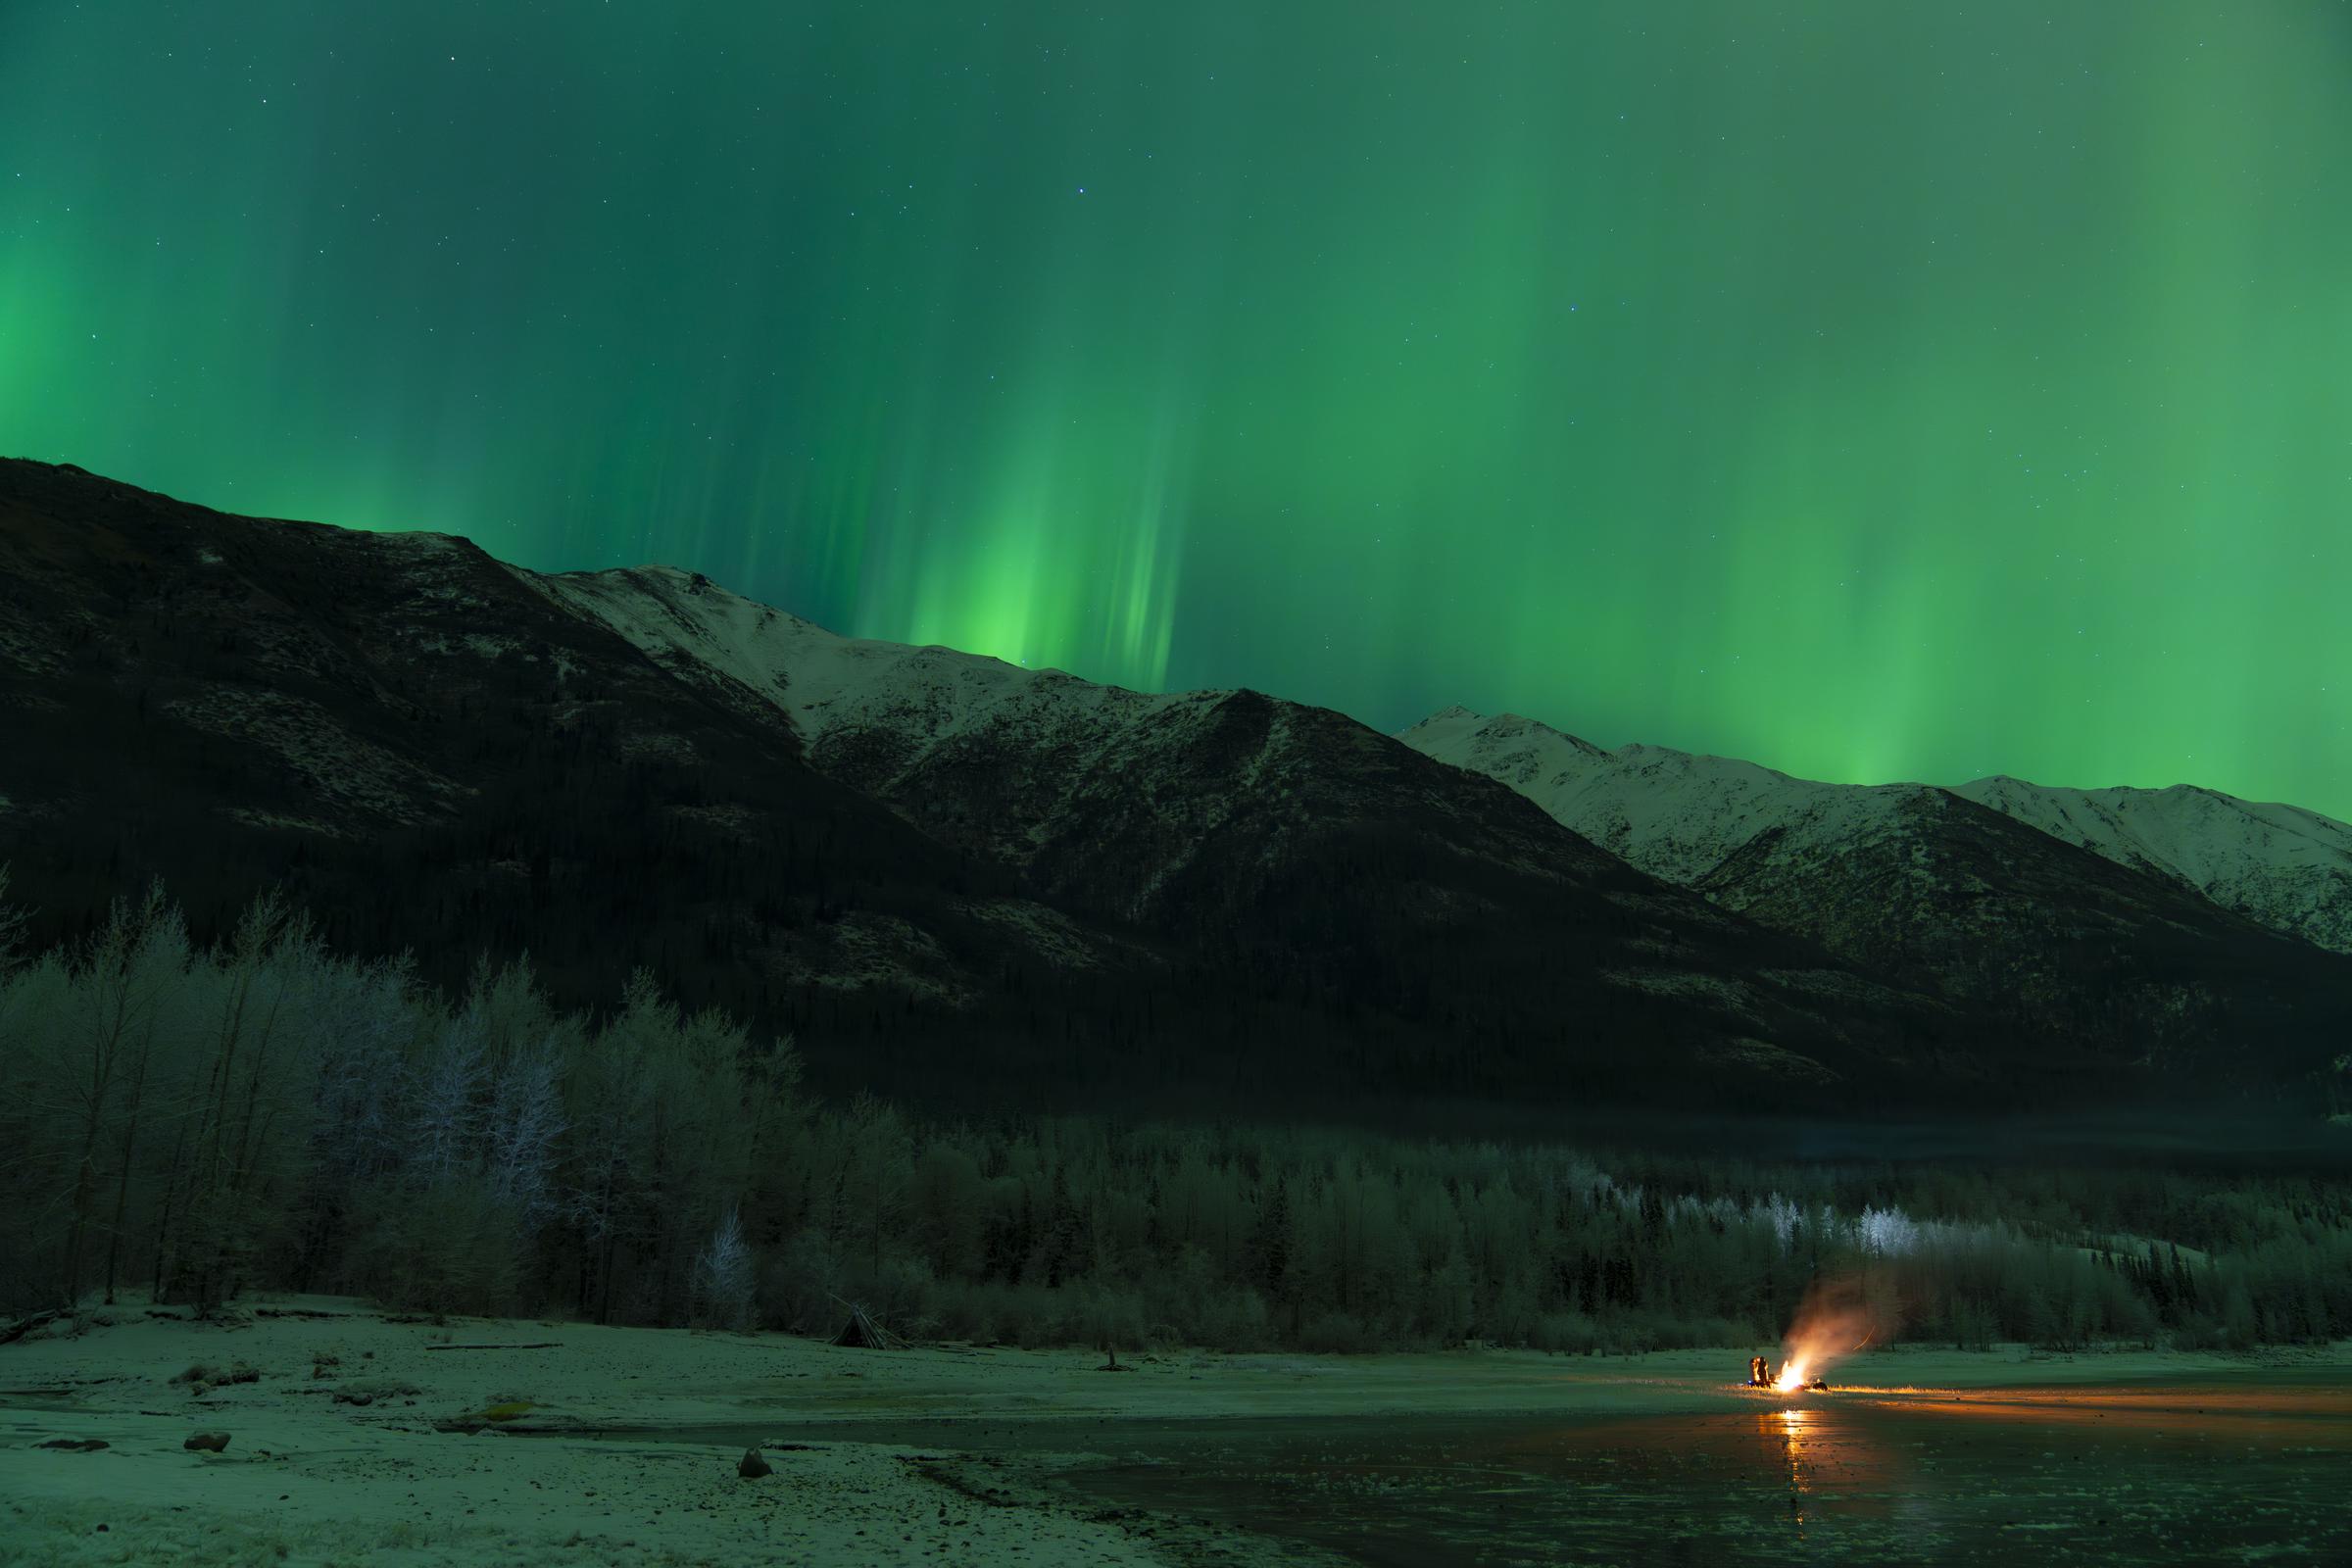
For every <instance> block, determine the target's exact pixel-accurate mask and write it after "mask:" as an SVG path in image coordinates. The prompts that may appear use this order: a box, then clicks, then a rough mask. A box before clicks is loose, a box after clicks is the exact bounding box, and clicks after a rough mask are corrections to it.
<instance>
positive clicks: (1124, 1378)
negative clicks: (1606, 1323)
mask: <svg viewBox="0 0 2352 1568" xmlns="http://www.w3.org/2000/svg"><path fill="white" fill-rule="evenodd" d="M106 1315H107V1316H111V1317H112V1318H113V1319H114V1321H113V1322H112V1323H111V1324H98V1323H96V1322H94V1321H93V1322H91V1323H90V1324H89V1325H88V1326H86V1327H85V1328H84V1331H83V1332H81V1333H80V1334H79V1335H71V1334H68V1333H65V1332H63V1330H64V1329H65V1328H66V1327H67V1324H66V1323H65V1322H64V1321H63V1320H61V1323H60V1324H57V1325H52V1326H50V1328H49V1329H47V1330H44V1331H39V1332H36V1333H34V1334H32V1335H30V1336H27V1337H26V1338H25V1340H23V1341H20V1342H19V1343H17V1344H15V1345H11V1346H6V1347H0V1496H5V1498H6V1499H7V1501H6V1503H5V1504H4V1505H0V1507H4V1508H5V1514H4V1515H0V1564H18V1563H23V1564H28V1565H29V1564H34V1563H40V1564H81V1563H123V1562H132V1563H137V1562H157V1563H161V1562H171V1563H190V1564H228V1563H248V1562H251V1563H270V1564H274V1563H290V1564H313V1563H316V1564H325V1563H330V1562H331V1563H343V1564H400V1565H411V1564H417V1565H421V1564H427V1563H456V1564H470V1563H485V1564H487V1563H500V1564H509V1563H511V1564H542V1563H545V1564H554V1563H565V1564H577V1563H606V1562H611V1563H632V1564H634V1563H646V1564H670V1563H679V1564H684V1563H711V1564H737V1563H742V1564H751V1563H777V1564H783V1563H809V1564H829V1563H877V1564H880V1563H909V1564H911V1563H921V1562H957V1563H974V1564H983V1565H986V1564H1011V1563H1022V1564H1063V1563H1069V1564H1078V1563H1086V1564H1130V1563H1132V1564H1150V1563H1162V1564H1167V1563H1174V1564H1182V1563H1195V1562H1205V1561H1223V1562H1231V1563H1241V1564H1249V1563H1258V1562H1267V1563H1271V1562H1275V1561H1284V1562H1299V1561H1307V1560H1311V1559H1310V1558H1309V1557H1308V1555H1307V1554H1305V1553H1303V1552H1302V1551H1301V1550H1300V1549H1299V1547H1298V1546H1297V1545H1296V1544H1284V1543H1277V1542H1272V1541H1268V1540H1265V1539H1263V1538H1256V1537H1250V1536H1245V1535H1241V1534H1238V1533H1234V1532H1231V1531H1226V1530H1222V1529H1219V1528H1216V1527H1212V1526H1208V1525H1204V1524H1200V1523H1197V1522H1187V1521H1174V1520H1170V1519H1167V1518H1163V1517H1153V1516H1144V1515H1138V1514H1136V1513H1134V1512H1133V1511H1132V1510H1116V1509H1104V1508H1102V1507H1100V1506H1099V1505H1095V1504H1091V1503H1089V1502H1088V1501H1087V1500H1086V1499H1084V1498H1083V1497H1081V1496H1079V1495H1076V1494H1075V1493H1073V1492H1071V1491H1070V1490H1069V1489H1066V1488H1060V1487H1056V1486H1054V1484H1053V1481H1052V1478H1053V1475H1054V1472H1055V1470H1056V1469H1058V1468H1064V1467H1066V1466H1067V1465H1068V1464H1069V1463H1071V1462H1072V1460H1071V1459H1070V1458H1069V1457H1067V1456H1070V1455H1084V1454H1087V1453H1089V1452H1090V1451H1094V1452H1099V1451H1100V1449H1099V1448H1097V1447H1096V1446H1095V1445H1096V1444H1098V1443H1100V1442H1101V1441H1102V1439H1103V1437H1108V1438H1109V1440H1110V1442H1111V1443H1112V1444H1113V1445H1115V1443H1116V1441H1117V1440H1116V1437H1115V1434H1109V1433H1100V1432H1099V1429H1100V1428H1101V1427H1102V1425H1103V1423H1107V1422H1115V1421H1118V1420H1122V1419H1134V1420H1183V1419H1200V1418H1235V1417H1251V1416H1298V1417H1316V1416H1362V1415H1372V1414H1376V1413H1379V1412H1383V1411H1388V1412H1397V1411H1404V1410H1411V1411H1419V1412H1432V1413H1436V1412H1446V1413H1452V1414H1465V1415H1466V1414H1478V1413H1486V1412H1503V1411H1513V1410H1549V1411H1556V1412H1558V1413H1561V1414H1569V1413H1580V1414H1592V1415H1605V1414H1612V1413H1623V1414H1632V1413H1638V1412H1646V1411H1657V1410H1667V1409H1703V1408H1710V1407H1717V1408H1720V1407H1731V1406H1733V1405H1735V1404H1736V1403H1737V1401H1739V1400H1740V1399H1741V1398H1742V1397H1745V1396H1744V1394H1743V1391H1740V1390H1738V1389H1736V1388H1734V1387H1732V1386H1731V1381H1730V1380H1731V1377H1732V1375H1733V1372H1734V1371H1735V1370H1736V1361H1735V1358H1734V1356H1733V1355H1732V1354H1730V1353H1729V1352H1723V1351H1678V1352H1661V1353H1658V1354H1653V1355H1648V1356H1633V1357H1557V1356H1546V1355H1542V1354H1533V1353H1528V1352H1508V1351H1484V1352H1473V1353H1463V1352H1453V1353H1447V1354H1428V1355H1378V1356H1364V1357H1326V1356H1305V1355H1222V1354H1213V1353H1195V1352H1169V1353H1161V1354H1156V1355H1142V1354H1135V1353H1131V1354H1129V1355H1127V1356H1124V1357H1122V1361H1123V1362H1124V1363H1125V1364H1127V1366H1128V1367H1129V1370H1127V1371H1125V1372H1123V1373H1121V1374H1119V1375H1115V1376H1112V1375H1105V1374H1103V1373H1102V1372H1101V1371H1100V1370H1099V1369H1100V1367H1101V1364H1102V1357H1101V1355H1100V1353H1099V1352H1090V1351H1079V1350H1058V1351H1023V1350H1016V1349H1001V1348H996V1349H978V1348H927V1349H909V1350H895V1351H873V1350H863V1349H854V1348H836V1347H833V1346H829V1345H824V1344H821V1343H818V1342H814V1341H809V1340H802V1339H794V1338H789V1337H785V1336H778V1335H735V1334H709V1333H701V1332H695V1331H689V1330H682V1329H677V1330H664V1329H621V1328H599V1327H596V1326H593V1325H582V1324H572V1323H555V1322H541V1321H533V1320H529V1319H480V1318H470V1319H461V1318H452V1319H448V1320H446V1321H434V1320H428V1319H419V1318H415V1317H401V1316H387V1315H385V1314H383V1313H380V1312H378V1311H376V1310H374V1309H373V1308H371V1307H368V1306H367V1305H364V1304H362V1303H359V1302H356V1301H352V1300H348V1299H339V1298H320V1297H279V1298H269V1299H260V1300H257V1301H255V1302H252V1303H250V1304H249V1306H248V1308H247V1309H246V1311H245V1312H242V1313H238V1314H234V1315H232V1317H231V1319H230V1321H229V1322H228V1323H224V1324H213V1323H200V1322H192V1321H187V1320H184V1319H183V1318H181V1317H179V1316H177V1315H172V1316H161V1315H158V1316H151V1315H149V1313H148V1310H147V1309H146V1308H145V1307H143V1306H139V1305H126V1306H123V1307H118V1308H114V1309H109V1310H108V1312H107V1313H106ZM2345 1352H2346V1348H2344V1347H2337V1348H2333V1349H2332V1350H2324V1351H2310V1352H2302V1353H2300V1354H2298V1355H2297V1356H2295V1357H2294V1359H2296V1360H2297V1361H2301V1362H2314V1363H2327V1364H2335V1365H2340V1364H2342V1363H2343V1362H2344V1361H2345V1359H2346V1353H2345ZM2252 1364H2253V1363H2250V1362H2248V1361H2246V1360H2244V1359H2237V1360H2230V1359H2228V1358H2223V1357H2218V1356H2210V1355H2189V1354H2180V1353H2175V1352H2162V1351H2146V1352H2141V1351H2133V1352H2119V1353H2116V1354H2111V1355H2085V1356H2081V1357H2071V1358H2065V1357H2059V1358H2054V1357H2031V1358H2029V1357H2027V1356H2025V1354H2024V1352H2019V1351H2010V1352H1995V1353H1991V1354H1983V1353H1979V1354H1954V1353H1951V1352H1937V1351H1934V1350H1924V1349H1923V1350H1900V1351H1895V1352H1892V1353H1890V1354H1885V1355H1877V1354H1874V1355H1873V1356H1871V1357H1869V1358H1867V1359H1866V1361H1865V1362H1863V1363H1857V1364H1856V1365H1855V1367H1854V1368H1853V1373H1854V1375H1855V1377H1856V1378H1857V1379H1859V1378H1860V1377H1861V1376H1863V1375H1864V1373H1865V1372H1867V1374H1868V1375H1869V1377H1870V1379H1871V1381H1873V1382H1878V1383H1901V1384H1906V1385H1913V1386H1925V1385H1928V1384H1930V1383H1933V1384H1934V1385H1936V1386H1939V1387H1946V1388H1957V1387H1977V1388H1989V1387H1999V1386H2003V1385H2017V1384H2029V1383H2030V1384H2034V1385H2040V1386H2051V1385H2059V1386H2064V1385H2069V1384H2093V1383H2115V1382H2126V1381H2145V1380H2151V1379H2162V1378H2165V1377H2169V1376H2181V1375H2187V1374H2190V1373H2210V1372H2214V1371H2216V1370H2219V1369H2226V1368H2229V1367H2237V1368H2245V1367H2248V1366H2250V1365H2252ZM197 1367H202V1368H205V1369H207V1370H208V1371H210V1372H211V1373H212V1374H213V1375H214V1379H221V1378H226V1377H230V1376H232V1375H240V1374H239V1371H238V1369H240V1368H243V1369H250V1370H251V1371H252V1372H254V1373H256V1374H258V1376H256V1377H255V1378H254V1379H253V1380H251V1381H213V1380H204V1381H197V1382H191V1381H188V1380H187V1379H186V1374H187V1373H188V1372H189V1371H190V1370H191V1369H194V1368H197ZM338 1396H340V1397H338ZM360 1399H364V1400H366V1401H367V1402H364V1403H362V1402H354V1401H355V1400H360ZM515 1406H520V1407H521V1408H518V1409H517V1408H514V1407H515ZM486 1412H490V1413H494V1414H495V1415H496V1416H497V1417H499V1419H493V1418H492V1416H491V1414H489V1413H486ZM934 1422H938V1423H949V1422H957V1423H970V1424H972V1425H973V1430H972V1431H971V1433H970V1437H971V1438H972V1439H974V1440H976V1441H975V1442H974V1443H973V1444H972V1445H971V1446H969V1447H968V1448H963V1447H959V1446H957V1445H955V1444H951V1443H948V1442H946V1440H945V1439H942V1440H941V1441H940V1442H939V1443H936V1444H933V1445H932V1446H925V1447H921V1448H915V1447H908V1446H902V1445H894V1444H883V1443H873V1442H865V1441H842V1438H848V1437H851V1436H852V1435H853V1434H855V1433H858V1431H859V1430H860V1429H862V1430H864V1431H866V1432H871V1431H875V1430H879V1429H880V1428H881V1427H883V1426H884V1425H887V1424H892V1423H906V1424H909V1425H913V1424H919V1423H934ZM1011 1422H1019V1423H1041V1424H1045V1425H1060V1424H1063V1423H1066V1424H1067V1430H1068V1433H1069V1442H1068V1444H1067V1445H1066V1447H1065V1446H1063V1445H1060V1444H1057V1443H1051V1442H1040V1441H1039V1440H1038V1436H1037V1434H1036V1432H1035V1431H1034V1430H1032V1431H1031V1433H1030V1434H1028V1435H1027V1436H1026V1437H1025V1439H1024V1441H1023V1442H1022V1443H1020V1444H1018V1445H1015V1446H1005V1447H1004V1448H1003V1451H994V1450H992V1449H991V1447H990V1446H989V1443H988V1433H987V1432H986V1431H985V1430H983V1428H984V1427H985V1426H988V1425H997V1426H1000V1427H1001V1426H1002V1425H1003V1424H1005V1423H1011ZM829 1428H831V1429H838V1430H839V1432H840V1433H841V1434H842V1438H833V1437H829V1436H828V1429H829ZM477 1429H478V1430H477ZM698 1429H707V1430H710V1431H712V1432H718V1431H728V1432H739V1431H745V1430H752V1431H768V1432H770V1433H771V1434H772V1437H771V1440H770V1441H772V1442H774V1443H775V1444H777V1445H778V1446H773V1447H770V1448H768V1449H767V1450H766V1453H765V1457H766V1459H767V1461H768V1463H769V1464H771V1465H772V1466H773V1473H772V1474H769V1475H766V1476H764V1477H760V1478H759V1479H754V1480H747V1479H744V1478H742V1477H740V1476H738V1474H737V1473H736V1466H737V1461H738V1459H740V1458H741V1449H740V1448H738V1447H733V1446H726V1447H721V1446H715V1445H703V1444H697V1443H695V1442H693V1441H691V1440H692V1438H693V1436H694V1435H695V1432H696V1431H697V1430H698ZM203 1430H209V1431H218V1432H226V1433H227V1434H229V1443H228V1446H227V1447H226V1449H225V1450H224V1451H223V1452H221V1453H218V1454H213V1453H203V1452H195V1451H189V1450H187V1449H185V1448H183V1447H182V1443H183V1441H184V1440H185V1439H186V1438H187V1437H189V1436H190V1435H191V1434H192V1433H195V1432H197V1431H203ZM599 1432H601V1433H605V1434H609V1435H605V1436H594V1435H591V1434H593V1433H599ZM526 1433H527V1434H529V1435H527V1436H526V1435H523V1434H526ZM650 1434H662V1435H661V1436H653V1435H650ZM681 1439H682V1440H685V1441H680V1440H681ZM91 1440H95V1441H97V1442H101V1443H104V1444H105V1445H107V1446H106V1447H105V1448H103V1449H97V1450H93V1451H86V1452H83V1451H72V1450H69V1449H62V1448H44V1447H41V1446H39V1445H41V1444H43V1443H48V1442H55V1441H91ZM926 1441H927V1442H928V1441H929V1440H926ZM102 1525H103V1526H104V1527H105V1528H104V1529H103V1530H101V1529H100V1526H102Z"/></svg>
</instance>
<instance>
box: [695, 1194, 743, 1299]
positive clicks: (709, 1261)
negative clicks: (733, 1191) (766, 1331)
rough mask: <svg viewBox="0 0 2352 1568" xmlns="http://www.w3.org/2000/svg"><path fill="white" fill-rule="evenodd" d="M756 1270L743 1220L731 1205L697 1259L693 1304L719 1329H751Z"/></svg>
mask: <svg viewBox="0 0 2352 1568" xmlns="http://www.w3.org/2000/svg"><path fill="white" fill-rule="evenodd" d="M753 1290H754V1266H753V1262H752V1250H751V1248H750V1247H749V1246H748V1245H746V1244H745V1242H744V1239H743V1219H742V1216H741V1214H740V1213H739V1211H738V1210H737V1208H736V1205H735V1204H733V1203H729V1204H728V1205H727V1206H726V1208H725V1210H724V1211H723V1212H721V1213H720V1215H719V1217H718V1226H717V1228H716V1229H715V1230H713V1231H712V1232H711V1239H710V1240H709V1241H708V1242H706V1243H704V1244H703V1250H701V1251H700V1252H698V1253H696V1254H695V1259H694V1302H695V1309H696V1311H697V1313H698V1315H699V1316H701V1317H702V1319H703V1320H704V1321H705V1322H707V1323H710V1324H712V1325H714V1326H715V1327H718V1328H724V1329H745V1328H749V1327H750V1326H751V1321H752V1297H753Z"/></svg>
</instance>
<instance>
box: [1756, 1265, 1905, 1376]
mask: <svg viewBox="0 0 2352 1568" xmlns="http://www.w3.org/2000/svg"><path fill="white" fill-rule="evenodd" d="M1877 1337H1878V1325H1877V1324H1876V1323H1875V1322H1874V1321H1873V1320H1872V1318H1871V1314H1870V1312H1869V1310H1868V1309H1867V1308H1866V1307H1865V1305H1864V1304H1863V1301H1862V1299H1861V1293H1860V1292H1859V1291H1858V1290H1856V1289H1855V1288H1854V1287H1853V1285H1852V1284H1851V1283H1849V1282H1843V1281H1830V1280H1816V1281H1815V1282H1814V1283H1813V1286H1812V1288H1811V1289H1810V1290H1808V1291H1807V1292H1806V1293H1805V1299H1804V1302H1803V1304H1802V1305H1800V1306H1799V1307H1798V1308H1797V1310H1796V1321H1795V1322H1794V1323H1793V1324H1791V1325H1790V1326H1789V1337H1788V1338H1787V1339H1786V1340H1784V1341H1783V1342H1782V1345H1781V1369H1780V1370H1779V1371H1778V1372H1773V1371H1771V1370H1770V1369H1769V1368H1767V1367H1766V1366H1765V1364H1764V1358H1763V1357H1762V1356H1760V1355H1759V1356H1756V1357H1754V1358H1753V1359H1751V1360H1750V1361H1749V1362H1748V1364H1747V1366H1748V1377H1747V1381H1748V1385H1749V1387H1751V1388H1759V1389H1770V1390H1772V1391H1773V1392H1774V1393H1775V1394H1803V1393H1806V1392H1807V1391H1811V1390H1821V1389H1827V1388H1828V1387H1829V1386H1830V1385H1829V1382H1828V1380H1827V1378H1826V1377H1825V1376H1824V1375H1823V1374H1825V1373H1826V1372H1827V1371H1828V1370H1829V1368H1830V1366H1831V1365H1832V1363H1834V1362H1837V1361H1841V1360H1843V1359H1844V1358H1845V1357H1847V1356H1849V1355H1852V1354H1853V1353H1854V1352H1855V1351H1857V1350H1860V1349H1862V1348H1864V1347H1865V1346H1867V1345H1869V1344H1870V1342H1871V1341H1872V1340H1873V1339H1875V1338H1877Z"/></svg>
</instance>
